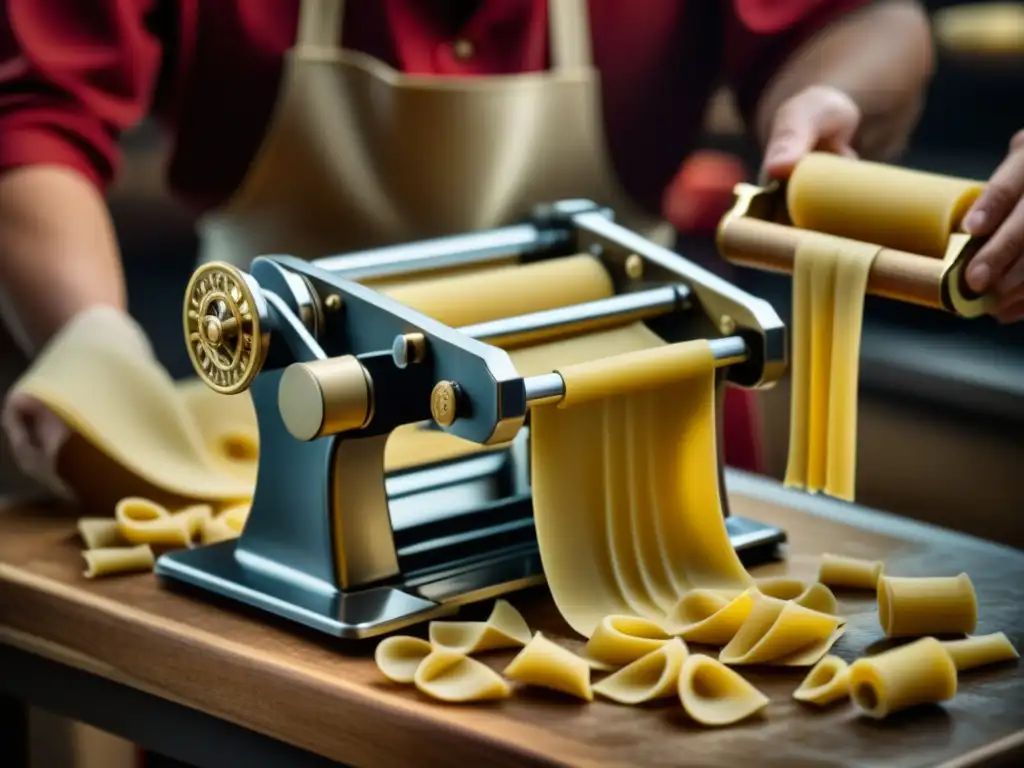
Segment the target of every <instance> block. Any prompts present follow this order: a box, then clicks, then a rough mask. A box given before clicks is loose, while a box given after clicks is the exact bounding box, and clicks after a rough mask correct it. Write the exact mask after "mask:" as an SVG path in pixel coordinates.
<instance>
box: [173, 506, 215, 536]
mask: <svg viewBox="0 0 1024 768" xmlns="http://www.w3.org/2000/svg"><path fill="white" fill-rule="evenodd" d="M212 517H213V507H211V506H210V505H209V504H195V505H193V506H191V507H185V509H182V510H179V511H177V512H174V513H172V514H171V518H172V519H174V520H181V521H183V522H184V523H185V526H186V528H187V529H188V535H189V538H191V539H195V538H197V537H198V536H199V535H200V534H201V533H202V531H203V526H204V525H205V524H206V522H207V521H208V520H209V519H210V518H212Z"/></svg>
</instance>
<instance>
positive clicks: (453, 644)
mask: <svg viewBox="0 0 1024 768" xmlns="http://www.w3.org/2000/svg"><path fill="white" fill-rule="evenodd" d="M430 642H432V643H433V644H434V645H435V646H437V647H438V648H447V649H448V650H451V651H457V652H459V653H479V652H481V651H493V650H497V649H499V648H520V647H522V646H524V645H526V644H527V643H528V642H530V627H529V626H528V625H527V623H526V619H524V618H523V617H522V614H520V613H519V611H517V610H516V609H515V608H513V607H512V605H511V604H510V603H509V602H508V601H507V600H496V601H495V603H494V608H493V609H492V610H491V615H490V616H489V617H488V619H487V621H432V622H430Z"/></svg>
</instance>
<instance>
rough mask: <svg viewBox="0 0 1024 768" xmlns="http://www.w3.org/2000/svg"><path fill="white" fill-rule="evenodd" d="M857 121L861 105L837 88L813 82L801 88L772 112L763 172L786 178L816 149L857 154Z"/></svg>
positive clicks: (858, 122) (771, 175)
mask: <svg viewBox="0 0 1024 768" xmlns="http://www.w3.org/2000/svg"><path fill="white" fill-rule="evenodd" d="M860 122H861V113H860V107H858V106H857V104H856V102H854V100H853V99H851V98H850V97H849V96H847V95H846V94H845V93H843V92H842V91H840V90H839V89H837V88H832V87H829V86H824V85H816V86H812V87H810V88H806V89H804V90H803V91H800V92H799V93H798V94H796V95H795V96H793V97H792V98H790V99H789V100H788V101H786V102H784V103H783V104H782V106H780V107H779V109H778V111H776V113H775V117H774V119H773V121H772V128H771V133H770V134H769V139H768V144H767V145H766V147H765V155H764V171H763V175H764V176H767V177H768V178H769V179H784V178H788V177H789V175H790V174H791V173H792V172H793V168H794V167H795V166H796V164H797V163H799V162H800V160H802V159H803V157H804V156H805V155H807V154H809V153H811V152H815V151H820V152H831V153H833V154H837V155H844V156H846V157H857V153H856V152H855V151H854V149H853V139H854V136H855V135H856V133H857V129H858V128H859V127H860Z"/></svg>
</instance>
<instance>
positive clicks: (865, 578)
mask: <svg viewBox="0 0 1024 768" xmlns="http://www.w3.org/2000/svg"><path fill="white" fill-rule="evenodd" d="M883 570H884V564H883V563H882V561H881V560H862V559H859V558H856V557H844V556H842V555H833V554H829V553H828V552H825V553H823V554H822V556H821V565H819V566H818V581H820V582H821V583H822V584H825V585H828V586H832V587H846V588H847V589H870V590H872V591H874V590H876V589H878V580H879V579H880V578H881V577H882V572H883Z"/></svg>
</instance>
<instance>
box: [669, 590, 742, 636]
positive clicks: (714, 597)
mask: <svg viewBox="0 0 1024 768" xmlns="http://www.w3.org/2000/svg"><path fill="white" fill-rule="evenodd" d="M727 594H730V593H722V592H719V591H716V590H712V589H691V590H690V591H689V592H687V593H686V594H684V595H683V596H682V598H680V600H679V602H678V603H676V606H675V607H674V608H673V609H672V611H671V612H670V613H669V622H670V625H671V626H672V627H673V630H672V631H673V634H676V635H678V636H679V637H681V638H683V639H684V640H686V641H687V642H690V643H700V644H703V645H719V646H721V645H725V644H726V643H728V642H729V641H730V640H732V639H733V637H735V636H736V633H737V632H738V631H739V629H740V627H741V626H743V622H745V621H746V620H747V618H748V617H749V616H750V612H751V611H752V610H753V608H754V597H753V594H754V593H753V590H748V591H746V592H741V593H740V594H739V595H736V596H735V597H733V598H731V599H729V598H727V597H726V595H727Z"/></svg>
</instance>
